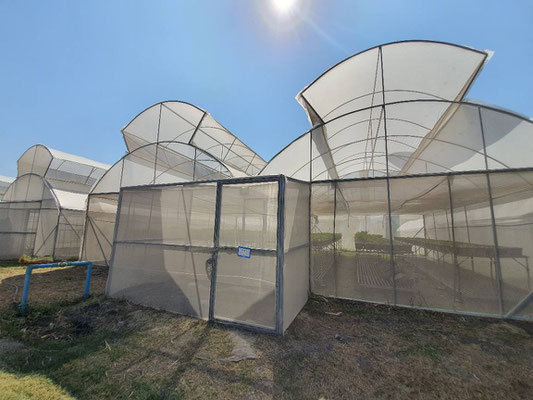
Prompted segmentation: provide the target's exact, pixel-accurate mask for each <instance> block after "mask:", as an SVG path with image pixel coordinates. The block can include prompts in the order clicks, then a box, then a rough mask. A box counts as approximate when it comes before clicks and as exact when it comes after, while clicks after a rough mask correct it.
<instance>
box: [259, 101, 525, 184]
mask: <svg viewBox="0 0 533 400" xmlns="http://www.w3.org/2000/svg"><path fill="white" fill-rule="evenodd" d="M408 103H442V104H449V105H453V104H455V105H459V106H461V105H463V106H470V107H476V108H478V109H482V110H490V111H494V112H497V113H501V114H505V115H508V116H511V117H514V118H517V119H519V120H521V121H524V122H528V123H530V124H533V121H532V120H531V119H529V118H527V117H526V116H524V115H521V114H519V113H516V112H513V111H510V110H507V109H501V108H498V107H497V106H489V105H485V104H478V103H473V102H468V101H453V100H438V99H415V100H401V101H394V102H389V103H384V104H379V105H372V106H369V107H365V108H361V109H359V110H353V111H349V112H347V113H344V114H341V115H339V116H337V117H335V118H332V119H331V120H330V121H328V122H322V123H320V124H318V125H316V126H315V127H313V128H311V129H309V130H307V131H305V132H304V133H302V134H301V135H300V136H298V137H296V138H295V139H294V140H292V141H291V142H290V143H289V144H287V145H286V146H285V147H283V149H281V150H280V151H278V152H277V153H276V154H275V155H274V156H273V157H272V158H271V159H270V161H269V162H268V163H267V164H266V165H265V166H264V167H263V169H262V170H261V171H260V173H259V175H260V174H262V173H263V171H264V170H265V169H266V168H268V166H269V165H270V164H271V163H272V161H274V160H275V159H276V158H277V157H278V156H280V155H281V154H282V153H284V152H285V151H287V149H289V148H290V147H291V146H292V145H293V144H294V143H296V142H297V141H298V140H300V139H302V138H304V137H305V136H306V135H309V140H312V137H311V136H312V132H313V131H315V130H317V129H320V128H324V127H327V125H328V124H329V123H331V122H333V121H336V120H339V119H342V118H344V117H347V116H350V115H352V114H355V113H359V112H363V111H368V110H371V109H377V108H382V107H387V106H393V105H397V104H408ZM364 140H368V139H364ZM364 140H363V141H364ZM432 140H435V139H432ZM352 143H353V142H352ZM487 157H488V158H491V159H493V160H494V161H497V162H499V163H500V164H502V165H505V164H503V163H501V162H500V161H498V160H496V159H494V158H492V157H490V156H489V155H487ZM315 158H316V157H315ZM311 161H312V160H311ZM308 164H309V163H306V164H304V165H303V166H302V167H300V168H298V170H297V171H300V170H301V169H302V168H304V167H305V166H306V165H308Z"/></svg>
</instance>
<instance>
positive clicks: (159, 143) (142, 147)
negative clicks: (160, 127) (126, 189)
mask: <svg viewBox="0 0 533 400" xmlns="http://www.w3.org/2000/svg"><path fill="white" fill-rule="evenodd" d="M162 143H167V144H169V145H170V144H174V143H175V144H182V145H185V146H189V147H192V148H193V149H195V150H197V151H200V152H201V153H203V154H206V155H208V156H209V157H211V158H212V159H213V160H215V161H217V162H218V163H220V164H221V165H222V166H223V167H224V168H226V170H227V172H228V174H229V175H233V174H232V172H231V170H230V169H229V168H228V166H227V165H226V164H224V162H222V161H220V160H219V159H218V158H217V157H215V156H213V155H212V154H211V153H209V152H208V151H206V150H204V149H201V148H200V147H198V146H195V145H194V144H190V143H187V142H182V141H178V140H176V141H170V140H163V141H161V142H152V143H146V144H143V145H142V146H140V147H137V148H136V149H135V150H133V151H129V152H127V153H126V154H124V155H123V156H122V157H120V158H119V159H118V160H117V161H116V162H115V163H114V164H113V165H112V166H111V168H109V169H108V170H107V171H106V172H105V173H104V175H102V177H101V178H100V179H99V180H98V182H96V183H95V184H94V186H93V187H92V189H91V191H90V192H89V195H91V194H93V193H94V190H95V189H96V187H97V186H98V184H99V183H100V181H101V180H103V179H104V177H105V176H106V175H107V174H108V173H110V171H111V169H113V167H115V166H116V165H117V164H119V163H120V162H122V161H124V160H125V159H126V157H128V156H130V155H132V154H133V153H135V152H136V151H137V150H141V149H144V148H145V147H149V146H159V145H161V144H162ZM165 148H168V147H165ZM169 150H170V149H169ZM171 151H172V150H171ZM121 179H122V174H121Z"/></svg>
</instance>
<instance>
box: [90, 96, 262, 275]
mask: <svg viewBox="0 0 533 400" xmlns="http://www.w3.org/2000/svg"><path fill="white" fill-rule="evenodd" d="M122 134H123V137H124V142H125V144H126V147H127V150H128V152H127V154H126V155H125V156H124V157H122V158H121V159H120V160H119V161H117V162H116V163H115V164H114V165H113V166H112V167H111V168H110V169H109V171H107V172H106V173H105V175H104V176H103V177H102V179H101V180H100V181H99V182H98V183H97V184H96V185H95V186H94V187H93V188H92V190H91V192H90V193H89V197H88V205H87V216H86V221H85V230H84V240H83V245H82V249H81V258H82V259H88V260H91V261H94V262H96V263H98V264H103V265H108V264H109V259H110V255H111V249H112V246H113V232H114V229H115V219H116V214H117V203H118V196H119V192H120V189H121V187H125V186H136V185H148V184H157V183H172V182H176V183H177V182H188V181H197V180H212V179H219V178H231V177H243V176H248V175H249V174H251V173H256V172H258V171H259V170H260V169H262V168H263V167H264V166H265V165H266V162H265V161H264V160H263V159H262V158H261V157H260V156H259V155H257V154H256V153H255V152H253V151H252V150H251V149H250V148H249V147H247V146H246V145H245V144H244V143H242V142H241V141H240V140H239V139H237V138H236V137H235V136H234V135H233V134H232V133H231V132H229V131H228V130H227V129H226V128H224V127H223V126H222V125H221V124H220V123H218V122H217V121H216V120H215V119H214V118H213V117H211V115H210V114H208V113H207V112H206V111H204V110H202V109H200V108H198V107H196V106H193V105H191V104H189V103H185V102H181V101H165V102H161V103H157V104H155V105H153V106H151V107H149V108H147V109H146V110H144V111H143V112H141V113H140V114H139V115H137V116H136V117H135V118H134V119H133V120H132V121H131V122H130V123H128V124H127V125H126V127H124V128H123V130H122Z"/></svg>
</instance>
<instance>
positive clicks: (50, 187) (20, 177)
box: [5, 146, 61, 211]
mask: <svg viewBox="0 0 533 400" xmlns="http://www.w3.org/2000/svg"><path fill="white" fill-rule="evenodd" d="M32 147H33V146H32ZM45 147H46V146H45ZM29 176H35V177H37V178H39V179H40V180H41V181H42V182H43V184H44V186H45V187H46V188H47V189H48V191H49V192H50V193H51V194H52V198H53V199H54V202H55V205H56V208H57V210H58V211H59V210H61V203H60V202H59V199H58V197H57V195H56V194H55V192H54V188H53V186H52V185H51V184H50V182H48V180H47V179H46V178H45V177H44V176H41V175H39V174H35V173H33V172H29V173H27V174H22V175H21V176H17V178H16V179H15V180H14V181H13V182H11V184H10V185H9V186H8V188H7V190H6V193H8V191H9V190H10V189H11V186H13V185H15V183H17V181H18V180H19V179H22V178H25V177H29ZM17 201H21V200H7V201H5V202H6V203H9V202H12V203H15V202H17ZM29 201H42V194H41V200H29Z"/></svg>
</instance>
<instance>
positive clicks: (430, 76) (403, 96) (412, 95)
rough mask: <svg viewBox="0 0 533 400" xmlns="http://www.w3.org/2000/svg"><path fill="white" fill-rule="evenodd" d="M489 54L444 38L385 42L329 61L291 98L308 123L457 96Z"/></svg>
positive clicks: (465, 90) (464, 89) (478, 70)
mask: <svg viewBox="0 0 533 400" xmlns="http://www.w3.org/2000/svg"><path fill="white" fill-rule="evenodd" d="M488 56H489V52H484V51H480V50H475V49H471V48H468V47H464V46H459V45H455V44H451V43H444V42H434V41H421V40H410V41H401V42H393V43H387V44H383V45H380V46H376V47H373V48H370V49H368V50H364V51H362V52H360V53H357V54H355V55H353V56H351V57H348V58H347V59H345V60H343V61H341V62H339V63H338V64H336V65H334V66H333V67H331V68H330V69H328V70H327V71H326V72H324V73H323V74H322V75H320V76H319V77H318V78H316V79H315V80H314V81H313V82H312V83H311V84H309V85H308V86H306V87H305V88H304V89H303V90H302V91H301V92H300V93H298V95H297V96H296V99H297V100H298V101H299V102H300V104H301V105H302V107H304V109H305V110H306V112H307V114H308V117H309V120H310V121H311V123H312V124H313V125H316V124H317V123H321V122H328V121H331V120H332V119H334V118H336V117H339V116H340V115H343V114H346V113H349V112H351V111H356V110H360V109H363V108H368V107H373V106H375V105H380V104H383V103H385V102H387V103H393V102H397V101H404V100H414V99H417V100H418V99H433V100H435V99H436V100H450V101H459V100H461V99H462V98H463V96H464V95H465V94H466V92H467V91H468V89H469V88H470V86H471V85H472V83H473V81H474V79H475V78H476V76H477V75H478V74H479V72H480V71H481V69H482V67H483V65H484V63H485V62H486V60H487V59H488Z"/></svg>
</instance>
